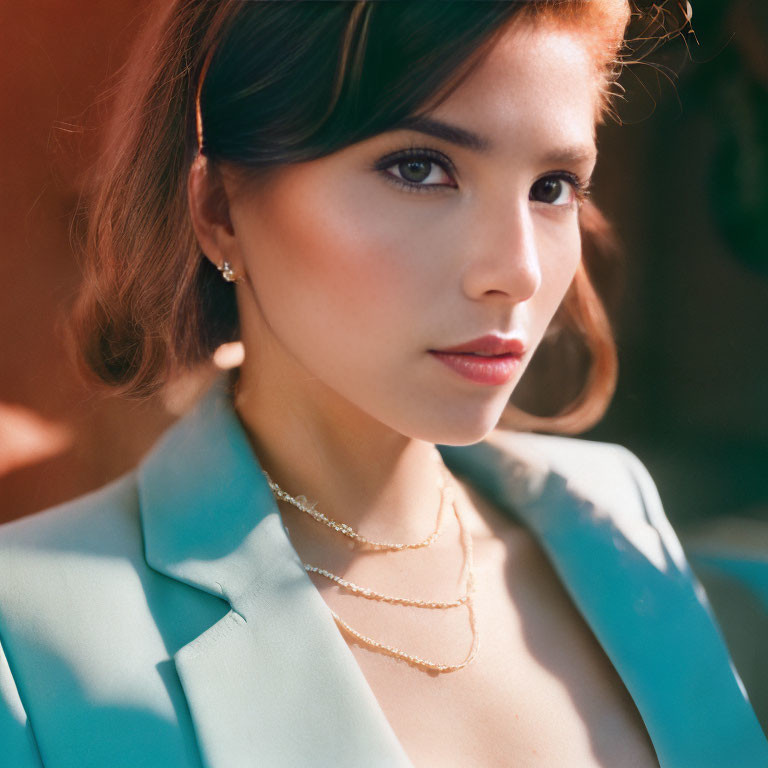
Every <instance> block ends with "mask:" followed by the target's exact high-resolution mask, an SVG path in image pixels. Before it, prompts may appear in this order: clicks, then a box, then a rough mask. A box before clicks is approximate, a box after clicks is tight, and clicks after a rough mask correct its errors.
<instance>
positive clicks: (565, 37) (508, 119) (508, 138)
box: [430, 20, 601, 151]
mask: <svg viewBox="0 0 768 768" xmlns="http://www.w3.org/2000/svg"><path fill="white" fill-rule="evenodd" d="M600 87H601V79H600V76H599V70H598V68H597V67H596V65H595V59H594V55H593V53H592V41H591V40H590V39H589V37H588V36H585V35H584V34H583V33H580V32H579V31H578V30H577V29H575V28H573V27H571V26H565V25H560V24H552V23H548V22H543V21H541V20H525V21H524V22H522V23H515V24H512V25H510V27H509V28H508V29H507V30H506V31H505V33H504V34H503V35H502V36H501V37H500V38H499V39H498V41H497V42H496V43H495V45H494V46H493V48H491V50H490V51H489V53H488V55H487V56H486V57H485V59H483V61H482V63H481V64H480V65H479V66H478V67H477V68H476V69H475V70H474V71H473V72H472V74H471V75H470V76H469V77H468V78H467V79H466V80H464V81H463V82H462V83H461V85H459V87H458V88H456V90H455V91H453V93H451V95H450V96H449V97H448V98H447V99H446V100H445V101H444V102H443V103H442V104H440V105H439V106H438V107H437V108H436V109H434V110H433V111H432V112H431V113H430V115H431V116H433V117H435V118H438V119H440V118H443V119H445V120H446V121H451V120H452V119H453V120H455V121H456V122H461V124H462V125H463V126H466V127H467V128H468V129H469V130H472V131H474V132H477V133H478V134H481V135H483V136H484V137H487V138H488V141H489V145H490V146H489V150H490V151H493V150H494V149H504V148H509V147H513V146H514V145H518V146H519V145H520V144H522V143H527V144H528V145H529V146H530V144H537V145H538V144H551V143H557V144H563V145H568V146H571V145H573V146H585V145H591V144H593V143H594V132H595V123H596V117H597V113H598V108H599V103H600Z"/></svg>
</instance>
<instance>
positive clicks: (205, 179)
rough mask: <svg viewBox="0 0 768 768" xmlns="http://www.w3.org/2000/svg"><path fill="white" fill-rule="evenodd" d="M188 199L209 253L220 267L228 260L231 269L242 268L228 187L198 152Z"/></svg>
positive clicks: (200, 239)
mask: <svg viewBox="0 0 768 768" xmlns="http://www.w3.org/2000/svg"><path fill="white" fill-rule="evenodd" d="M187 203H188V206H189V215H190V219H191V222H192V228H193V230H194V232H195V236H196V237H197V241H198V243H199V244H200V248H201V250H202V251H203V253H204V254H205V256H206V257H207V258H208V259H209V260H210V261H211V262H212V263H213V264H214V265H215V266H216V267H218V268H219V269H221V265H222V264H224V263H225V262H227V264H228V265H229V267H230V269H231V270H234V271H235V272H241V271H242V269H241V266H240V259H239V257H238V252H237V250H238V249H237V239H236V237H235V230H234V227H233V225H232V220H231V218H230V215H229V197H228V195H227V189H226V187H225V185H224V181H223V179H222V178H221V174H220V173H218V172H217V171H216V170H215V169H214V168H213V166H212V165H211V164H210V163H209V162H208V159H207V158H206V157H205V156H204V155H198V156H197V157H196V158H195V160H194V162H193V163H192V166H191V168H190V169H189V176H188V178H187Z"/></svg>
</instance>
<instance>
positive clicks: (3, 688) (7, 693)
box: [0, 645, 43, 768]
mask: <svg viewBox="0 0 768 768" xmlns="http://www.w3.org/2000/svg"><path fill="white" fill-rule="evenodd" d="M0 760H1V761H2V764H3V765H9V766H11V765H12V766H14V768H41V766H43V761H42V758H41V757H40V752H39V751H38V748H37V742H36V740H35V735H34V733H33V732H32V725H31V723H30V722H29V719H28V718H27V713H26V712H25V711H24V707H23V705H22V703H21V698H20V696H19V690H18V688H17V687H16V683H15V682H14V679H13V674H12V673H11V668H10V665H9V664H8V658H7V657H6V655H5V652H4V651H3V647H2V645H0Z"/></svg>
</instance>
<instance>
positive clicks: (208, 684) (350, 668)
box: [139, 378, 411, 768]
mask: <svg viewBox="0 0 768 768" xmlns="http://www.w3.org/2000/svg"><path fill="white" fill-rule="evenodd" d="M139 494H140V504H141V517H142V525H143V530H144V537H145V549H146V558H147V562H148V564H149V565H150V566H151V567H152V568H154V569H155V570H157V571H158V572H160V573H163V574H165V575H166V576H169V577H171V578H173V579H177V580H179V581H182V582H184V583H185V584H188V585H190V586H192V587H196V588H198V589H202V590H205V591H207V592H209V593H211V594H213V595H217V596H219V597H224V598H225V599H226V600H227V601H228V602H229V604H230V605H231V610H230V611H229V613H227V615H226V616H224V617H223V618H222V619H221V620H220V621H218V622H217V623H216V624H214V625H213V626H212V627H210V628H209V629H207V630H206V631H205V632H203V633H202V634H201V635H200V636H198V637H197V638H195V639H194V640H193V641H192V642H190V643H188V644H187V645H185V646H184V647H183V648H181V649H180V650H179V651H178V652H177V653H176V654H174V657H173V660H174V662H175V665H176V669H177V672H178V675H179V678H180V680H181V684H182V687H183V690H184V693H185V696H186V698H187V701H188V704H189V709H190V713H191V717H192V721H193V723H194V727H195V732H196V736H197V740H198V745H199V748H200V752H201V755H202V757H203V761H204V763H205V764H206V765H208V766H213V767H214V768H226V767H227V766H232V767H233V768H242V767H243V766H247V765H259V766H285V765H296V766H299V765H307V766H308V765H317V766H349V767H350V768H352V767H353V766H354V767H355V768H357V766H360V765H367V764H371V760H372V758H375V763H376V765H377V766H379V765H381V766H393V768H395V767H397V768H408V767H409V766H410V765H411V763H410V761H409V760H408V758H407V756H406V754H405V752H404V751H403V749H402V746H401V745H400V743H399V742H398V740H397V738H396V736H395V734H394V732H393V731H392V729H391V726H390V725H389V723H388V721H387V720H386V717H385V716H384V713H383V711H382V710H381V707H380V706H379V704H378V702H377V700H376V698H375V696H374V694H373V692H372V690H371V688H370V686H369V685H368V682H367V681H366V679H365V677H364V675H363V673H362V671H361V670H360V667H359V666H358V664H357V662H356V661H355V659H354V656H353V654H352V652H351V650H350V649H349V647H348V646H347V644H346V642H345V640H344V638H343V637H342V636H341V634H340V632H339V630H338V628H337V627H336V623H335V621H334V619H333V617H332V615H331V613H330V611H329V609H328V608H327V606H326V604H325V602H324V601H323V599H322V597H321V596H320V594H319V592H318V591H317V589H316V588H315V586H314V584H313V583H312V582H311V580H310V579H309V577H308V575H307V573H306V572H305V570H304V567H303V565H302V563H301V560H300V558H299V556H298V554H297V553H296V550H295V549H294V548H293V546H292V545H291V543H290V540H289V539H288V536H287V534H286V532H285V529H284V527H283V523H282V519H281V516H280V512H279V509H278V508H277V505H276V504H275V502H274V498H273V496H272V493H271V491H270V489H269V486H268V485H267V483H266V481H265V479H264V477H263V475H262V473H261V471H260V468H259V465H258V462H257V460H256V457H255V456H254V454H253V452H252V450H251V448H250V444H249V443H248V439H247V436H246V435H245V432H244V430H243V428H242V426H241V424H240V422H239V420H238V418H237V415H236V413H235V412H234V410H233V409H232V407H231V404H230V402H229V400H228V397H227V392H226V381H225V380H224V379H223V378H222V380H221V381H218V382H217V383H216V384H215V385H214V387H213V388H212V390H211V391H210V392H209V393H207V394H206V395H205V397H204V398H203V399H202V400H201V401H200V403H198V405H197V406H196V408H195V409H194V411H193V412H192V413H190V414H188V415H187V416H186V417H185V418H184V419H182V420H181V421H179V422H177V423H176V424H175V425H174V426H173V427H172V428H171V429H170V430H169V431H168V432H166V434H165V435H164V436H163V438H161V441H160V442H159V443H158V444H157V445H156V446H155V448H154V449H153V450H152V451H151V453H150V454H149V455H148V456H147V458H146V459H145V460H144V461H143V462H142V464H141V465H140V467H139Z"/></svg>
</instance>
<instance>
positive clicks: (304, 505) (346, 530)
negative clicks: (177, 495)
mask: <svg viewBox="0 0 768 768" xmlns="http://www.w3.org/2000/svg"><path fill="white" fill-rule="evenodd" d="M436 454H437V456H436V458H438V459H439V458H440V456H439V453H438V452H437V451H436ZM440 469H441V483H440V506H439V509H438V513H437V521H436V524H435V530H434V531H433V533H432V534H430V535H429V536H428V537H427V538H426V539H424V540H423V541H420V542H417V543H415V544H392V543H388V542H377V541H372V540H371V539H368V538H367V537H365V536H363V535H362V534H360V533H358V532H357V531H355V530H354V528H352V526H350V525H347V524H346V523H339V522H338V521H336V520H332V519H330V518H328V517H326V516H325V515H323V514H322V512H318V511H317V510H316V509H315V508H314V507H315V505H314V504H312V505H310V504H309V502H308V500H307V499H306V497H305V496H296V497H294V496H291V495H290V494H288V493H286V492H285V491H284V490H283V489H282V488H280V486H279V485H278V484H277V483H275V482H274V481H273V480H272V478H270V476H269V475H268V474H267V473H266V472H265V471H264V470H262V471H263V472H264V475H265V477H266V479H267V482H268V484H269V487H270V489H271V490H272V492H273V494H274V495H275V497H276V498H278V499H281V500H283V501H286V502H288V503H289V504H291V505H293V506H295V507H297V508H298V509H300V510H302V511H303V512H306V513H307V514H308V515H310V517H312V518H313V519H314V520H316V521H318V522H320V523H323V524H324V525H327V526H328V527H329V528H331V529H333V530H335V531H337V532H338V533H341V534H343V535H345V536H348V537H350V538H352V539H355V540H356V541H358V542H360V543H363V544H366V545H368V546H370V547H372V548H374V549H388V550H402V549H417V548H420V547H427V546H429V545H430V544H432V543H433V542H434V541H435V540H436V539H437V537H438V536H439V535H440V533H441V532H442V526H443V509H444V506H445V503H446V500H450V503H451V504H452V506H453V510H454V514H455V515H456V519H457V520H458V523H459V529H460V531H461V542H462V547H463V549H464V552H465V559H464V571H463V572H462V578H466V589H465V592H464V594H463V595H461V596H460V597H459V598H457V599H456V600H453V601H434V600H417V599H412V598H407V597H396V596H393V595H385V594H383V593H381V592H376V591H374V590H372V589H369V588H367V587H361V586H360V585H358V584H355V583H353V582H351V581H347V580H346V579H343V578H342V577H340V576H337V575H336V574H334V573H331V572H330V571H328V570H326V569H325V568H320V567H318V566H315V565H310V564H309V563H304V569H305V570H306V571H307V572H311V573H316V574H318V575H320V576H323V577H325V578H327V579H330V580H331V581H334V582H335V583H337V584H338V585H339V586H341V587H343V588H344V589H346V590H348V591H349V592H351V593H353V594H355V595H356V596H358V597H364V598H366V599H369V600H380V601H382V602H387V603H392V604H394V605H404V606H405V605H409V606H414V607H419V608H437V609H447V608H454V607H458V606H460V605H466V606H467V611H468V614H469V622H470V627H471V630H472V646H471V648H470V650H469V652H468V654H467V656H466V657H465V658H464V660H463V661H461V662H459V663H458V664H439V663H436V662H433V661H428V660H427V659H423V658H421V657H420V656H416V655H414V654H410V653H406V652H405V651H403V650H402V649H400V648H397V647H395V646H392V645H387V644H386V643H380V642H378V641H377V640H374V639H373V638H372V637H368V636H367V635H364V634H362V633H361V632H358V631H357V630H356V629H353V628H352V627H351V626H350V625H349V624H347V622H346V621H344V620H343V619H342V618H341V617H340V616H339V615H338V614H337V613H336V612H335V611H333V610H331V615H332V616H333V618H334V619H335V621H336V623H337V624H338V625H339V626H340V627H342V628H343V629H344V630H345V631H346V632H348V633H349V634H350V635H352V636H353V637H355V638H357V639H358V640H359V641H360V642H362V643H363V644H365V645H367V646H369V647H372V648H377V649H379V650H380V651H382V652H384V653H387V654H389V655H391V656H395V657H397V658H400V659H403V660H404V661H407V662H409V663H411V664H414V665H416V666H419V667H422V668H425V669H431V670H435V671H438V672H454V671H456V670H459V669H462V668H463V667H466V666H467V665H468V664H470V663H471V662H472V661H473V660H474V658H475V656H476V655H477V650H478V647H479V638H478V632H477V619H476V615H475V606H474V593H475V575H474V568H473V562H472V536H471V534H470V533H469V530H468V529H467V527H466V525H465V523H464V520H463V518H462V516H461V514H460V513H459V509H458V507H457V505H456V500H455V498H454V495H453V488H452V487H451V486H449V485H448V477H449V475H448V472H447V470H446V469H445V466H444V465H443V463H442V461H440Z"/></svg>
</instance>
